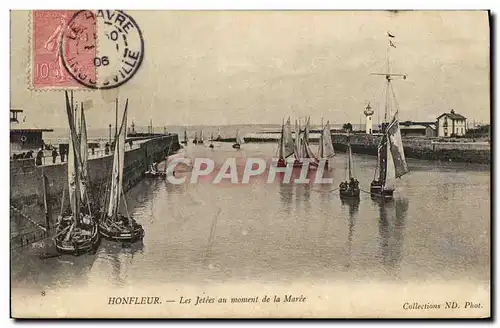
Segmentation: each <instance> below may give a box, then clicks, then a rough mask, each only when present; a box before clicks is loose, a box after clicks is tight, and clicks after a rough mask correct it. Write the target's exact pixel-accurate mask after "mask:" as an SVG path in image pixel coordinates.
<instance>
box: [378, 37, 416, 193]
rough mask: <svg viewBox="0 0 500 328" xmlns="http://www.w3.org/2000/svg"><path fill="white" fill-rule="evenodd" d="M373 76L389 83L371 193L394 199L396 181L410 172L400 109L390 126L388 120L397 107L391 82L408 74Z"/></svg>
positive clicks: (386, 90)
mask: <svg viewBox="0 0 500 328" xmlns="http://www.w3.org/2000/svg"><path fill="white" fill-rule="evenodd" d="M387 49H388V50H387V63H389V62H390V61H389V50H390V46H388V47H387ZM372 75H381V76H384V77H385V79H386V81H387V83H386V88H385V94H386V95H387V96H386V103H385V115H384V123H383V124H382V138H381V139H380V143H379V145H378V151H377V154H378V156H377V166H376V168H375V178H374V180H373V181H372V183H371V185H370V193H371V195H372V196H375V197H383V198H392V197H393V194H394V189H395V182H396V179H397V178H400V177H402V176H403V175H405V174H407V173H408V172H409V170H408V164H407V163H406V159H405V154H404V148H403V140H402V138H401V131H400V129H399V119H398V111H399V108H396V111H395V114H394V116H393V117H392V120H391V122H390V123H389V124H388V123H387V118H388V117H389V116H390V113H391V105H392V104H396V105H397V101H396V96H395V94H394V89H393V87H392V84H391V83H392V82H391V81H392V80H393V79H394V78H397V77H401V78H403V79H404V80H405V79H406V74H393V73H391V72H390V71H389V72H387V73H372ZM377 175H378V178H377Z"/></svg>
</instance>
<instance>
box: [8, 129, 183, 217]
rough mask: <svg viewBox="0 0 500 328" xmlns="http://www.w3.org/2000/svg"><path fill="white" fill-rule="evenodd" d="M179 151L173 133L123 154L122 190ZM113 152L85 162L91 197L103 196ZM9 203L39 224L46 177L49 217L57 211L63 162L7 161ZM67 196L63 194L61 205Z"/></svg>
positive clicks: (64, 174) (63, 178)
mask: <svg viewBox="0 0 500 328" xmlns="http://www.w3.org/2000/svg"><path fill="white" fill-rule="evenodd" d="M179 149H180V144H179V138H178V135H177V134H168V135H164V136H159V137H153V138H151V139H150V140H148V141H146V142H144V143H142V144H141V145H140V147H138V148H136V149H132V150H128V151H126V152H125V167H124V172H123V175H124V176H123V187H124V191H127V190H129V189H130V188H131V187H133V186H134V185H135V184H137V183H138V182H139V181H140V180H141V179H142V177H143V175H144V172H146V170H147V169H148V168H149V166H150V165H151V163H153V162H158V161H160V160H162V159H163V158H164V157H165V156H168V155H171V154H173V153H175V152H176V151H178V150H179ZM112 155H113V153H112V152H111V153H110V154H109V155H107V156H104V157H99V158H94V159H90V160H89V161H88V172H89V178H90V188H91V190H92V194H93V195H99V196H95V197H100V195H103V194H104V190H105V188H106V185H107V183H106V182H107V180H109V177H110V174H111V170H112V167H113V156H112ZM10 163H11V164H10V183H11V185H10V202H11V204H10V205H11V206H13V207H15V208H17V209H20V210H22V212H24V213H25V214H27V215H29V216H31V217H33V218H36V220H37V221H38V220H39V221H40V223H42V222H43V220H44V219H43V218H44V214H43V213H44V206H43V204H44V190H43V188H44V187H43V175H45V177H46V178H47V182H48V185H47V190H48V193H47V194H48V195H47V196H48V197H47V200H48V203H49V206H50V207H51V208H52V212H53V213H52V214H53V215H52V216H54V212H56V208H60V205H61V195H62V191H63V188H66V189H67V172H68V168H67V163H60V164H54V165H46V166H45V165H44V166H35V165H34V161H33V160H14V161H11V162H10ZM66 192H67V191H66ZM67 201H68V197H67V194H66V197H65V203H67Z"/></svg>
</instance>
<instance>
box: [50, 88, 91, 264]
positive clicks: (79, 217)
mask: <svg viewBox="0 0 500 328" xmlns="http://www.w3.org/2000/svg"><path fill="white" fill-rule="evenodd" d="M65 96H66V113H67V116H68V122H69V130H70V135H69V139H68V140H69V148H68V191H69V203H70V208H71V211H70V212H69V213H68V212H64V189H63V197H62V201H61V203H62V204H61V215H60V216H59V218H58V220H57V226H56V234H55V236H54V243H55V247H56V250H57V251H58V252H59V253H62V254H72V255H75V256H78V255H81V254H84V253H89V252H93V251H95V250H97V247H99V243H100V238H99V227H98V224H97V220H96V218H95V216H94V215H93V214H92V210H91V204H90V200H89V196H88V190H87V189H86V188H85V185H86V183H87V176H86V172H84V168H86V166H87V159H86V156H83V157H82V150H85V151H86V149H82V148H81V147H82V146H81V145H82V143H80V140H79V138H78V135H77V132H76V128H75V118H74V117H73V112H74V109H73V94H71V104H70V101H69V97H68V92H67V91H66V92H65ZM81 110H82V112H81V115H82V131H85V133H84V134H83V135H82V138H84V139H85V140H84V142H83V144H84V146H83V147H84V148H85V147H86V144H87V140H86V138H87V136H86V127H85V116H84V113H83V107H82V108H81Z"/></svg>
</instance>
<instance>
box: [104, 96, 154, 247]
mask: <svg viewBox="0 0 500 328" xmlns="http://www.w3.org/2000/svg"><path fill="white" fill-rule="evenodd" d="M127 109H128V99H127V102H126V104H125V110H124V112H123V118H122V123H121V127H120V130H119V133H118V134H117V136H116V139H117V140H116V145H117V146H116V147H115V152H114V156H113V169H112V174H111V182H110V187H109V192H108V193H107V194H108V195H107V196H108V197H107V198H106V200H107V204H106V206H105V207H104V209H106V210H105V211H104V209H103V211H102V212H101V220H100V221H99V232H100V234H101V236H102V237H103V238H105V239H108V240H111V241H116V242H123V243H133V242H136V241H138V240H142V238H143V237H144V229H143V228H142V225H140V224H139V223H137V221H136V220H135V219H134V218H133V217H131V216H130V215H129V213H128V207H127V202H126V198H125V194H124V192H123V186H122V181H123V163H124V158H125V133H126V132H125V131H126V127H127ZM121 200H122V201H123V204H124V208H125V211H126V213H127V215H123V214H121V213H118V209H119V207H120V201H121Z"/></svg>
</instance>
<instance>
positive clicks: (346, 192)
mask: <svg viewBox="0 0 500 328" xmlns="http://www.w3.org/2000/svg"><path fill="white" fill-rule="evenodd" d="M359 193H360V190H359V188H347V189H340V197H341V198H358V199H359Z"/></svg>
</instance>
